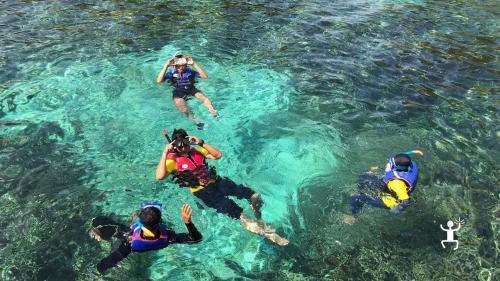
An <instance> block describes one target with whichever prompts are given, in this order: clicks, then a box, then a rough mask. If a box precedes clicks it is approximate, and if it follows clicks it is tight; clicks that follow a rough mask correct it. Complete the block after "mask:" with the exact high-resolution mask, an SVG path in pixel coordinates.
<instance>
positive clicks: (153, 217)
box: [139, 207, 161, 229]
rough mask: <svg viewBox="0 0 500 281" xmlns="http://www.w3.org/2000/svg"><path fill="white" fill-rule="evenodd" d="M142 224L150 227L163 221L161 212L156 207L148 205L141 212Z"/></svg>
mask: <svg viewBox="0 0 500 281" xmlns="http://www.w3.org/2000/svg"><path fill="white" fill-rule="evenodd" d="M139 219H141V223H142V225H144V226H145V227H146V228H148V229H153V228H155V227H156V226H157V225H158V224H159V223H160V221H161V212H160V210H158V208H155V207H146V208H144V209H142V210H141V212H140V213H139Z"/></svg>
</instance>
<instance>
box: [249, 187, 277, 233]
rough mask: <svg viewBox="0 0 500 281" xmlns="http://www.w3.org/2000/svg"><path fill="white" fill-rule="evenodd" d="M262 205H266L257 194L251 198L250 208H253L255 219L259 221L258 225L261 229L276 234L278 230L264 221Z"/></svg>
mask: <svg viewBox="0 0 500 281" xmlns="http://www.w3.org/2000/svg"><path fill="white" fill-rule="evenodd" d="M262 205H264V202H263V201H262V198H260V194H258V193H257V192H256V193H254V194H253V195H252V197H250V207H251V208H252V210H253V212H254V214H255V218H256V219H257V223H258V224H259V226H260V227H262V228H263V229H264V231H266V232H276V229H274V228H273V227H272V226H270V225H269V224H267V223H266V222H265V221H264V220H263V219H262V213H261V211H260V209H261V208H262Z"/></svg>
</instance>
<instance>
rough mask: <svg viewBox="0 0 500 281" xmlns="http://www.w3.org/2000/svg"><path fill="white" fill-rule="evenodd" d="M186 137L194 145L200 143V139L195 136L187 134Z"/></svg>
mask: <svg viewBox="0 0 500 281" xmlns="http://www.w3.org/2000/svg"><path fill="white" fill-rule="evenodd" d="M186 139H188V140H189V142H191V143H192V144H196V145H200V144H201V140H200V139H199V138H197V137H195V136H187V137H186Z"/></svg>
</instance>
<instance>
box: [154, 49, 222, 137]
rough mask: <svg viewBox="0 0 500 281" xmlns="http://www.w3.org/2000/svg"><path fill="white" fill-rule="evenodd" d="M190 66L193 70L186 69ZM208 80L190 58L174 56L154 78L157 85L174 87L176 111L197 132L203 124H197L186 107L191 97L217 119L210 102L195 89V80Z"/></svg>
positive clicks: (217, 116)
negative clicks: (191, 123)
mask: <svg viewBox="0 0 500 281" xmlns="http://www.w3.org/2000/svg"><path fill="white" fill-rule="evenodd" d="M188 65H192V66H193V67H194V69H195V70H193V69H191V68H189V67H188ZM198 77H201V78H208V75H207V73H206V72H205V71H204V70H203V69H202V68H201V67H200V66H199V65H198V64H197V63H196V62H195V61H194V60H193V58H192V57H188V56H183V55H176V56H174V57H173V58H172V59H169V60H168V61H167V62H166V63H165V65H164V66H163V68H162V69H161V71H160V73H158V77H157V78H156V82H157V83H159V84H160V83H163V82H164V81H165V80H168V81H170V84H171V85H172V86H173V87H174V90H173V95H172V98H173V100H174V103H175V106H176V107H177V109H178V110H179V111H180V112H182V113H184V114H185V115H186V116H187V117H188V118H189V119H191V120H192V121H193V122H194V123H195V124H196V127H197V128H198V129H199V130H203V128H204V124H203V123H201V122H199V121H198V119H196V118H195V117H194V115H193V113H192V112H191V109H190V108H189V107H188V105H187V101H188V100H189V99H191V98H192V97H196V98H197V99H198V100H200V101H201V102H202V103H203V105H204V106H205V107H206V108H207V109H208V111H209V112H210V114H212V116H214V117H215V118H217V119H218V118H219V114H218V113H217V111H216V110H215V109H214V107H213V106H212V102H211V101H210V99H209V98H207V96H205V95H204V94H203V93H202V92H201V91H200V90H198V89H196V87H195V85H194V84H195V82H196V80H195V78H198Z"/></svg>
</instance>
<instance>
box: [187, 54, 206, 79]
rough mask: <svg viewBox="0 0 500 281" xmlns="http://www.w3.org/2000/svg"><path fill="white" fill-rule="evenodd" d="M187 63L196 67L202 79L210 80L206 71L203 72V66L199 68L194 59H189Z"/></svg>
mask: <svg viewBox="0 0 500 281" xmlns="http://www.w3.org/2000/svg"><path fill="white" fill-rule="evenodd" d="M187 63H188V64H190V65H192V66H193V67H194V69H195V70H196V71H197V72H198V73H199V74H200V77H201V78H208V75H207V73H206V72H205V70H203V68H201V66H199V65H198V64H197V63H196V62H195V61H194V59H193V58H192V57H187Z"/></svg>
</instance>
